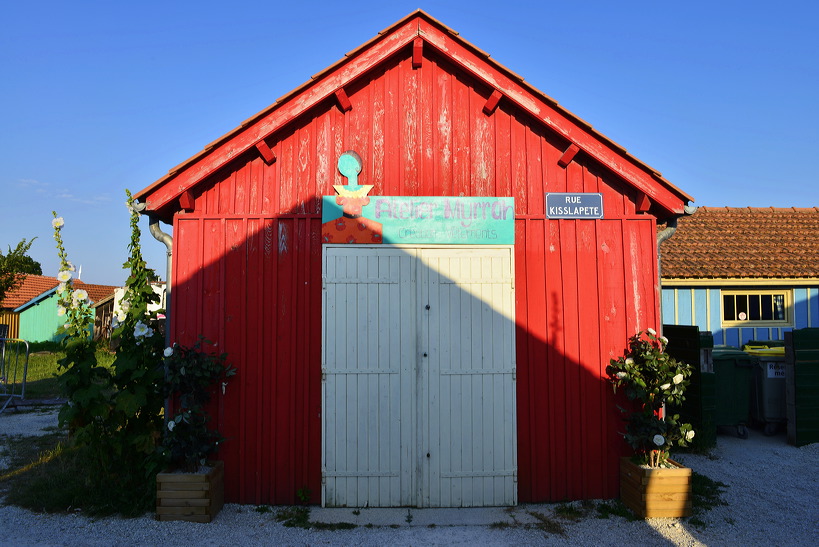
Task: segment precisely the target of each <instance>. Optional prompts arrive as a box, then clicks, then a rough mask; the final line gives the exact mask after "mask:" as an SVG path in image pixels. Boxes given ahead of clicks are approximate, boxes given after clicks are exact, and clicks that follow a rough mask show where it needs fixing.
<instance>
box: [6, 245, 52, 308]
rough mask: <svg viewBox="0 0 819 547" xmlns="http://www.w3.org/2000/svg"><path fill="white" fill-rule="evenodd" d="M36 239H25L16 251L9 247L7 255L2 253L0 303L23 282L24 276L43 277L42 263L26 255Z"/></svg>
mask: <svg viewBox="0 0 819 547" xmlns="http://www.w3.org/2000/svg"><path fill="white" fill-rule="evenodd" d="M34 239H37V238H36V237H35V238H34ZM34 239H32V240H30V241H26V239H25V238H23V240H22V241H20V243H18V244H17V247H15V248H14V250H12V249H11V245H9V250H8V253H6V254H5V255H4V254H3V252H2V251H0V302H2V301H3V300H5V298H6V293H9V292H11V291H13V290H14V289H15V288H16V287H17V286H18V285H19V284H20V283H21V282H22V281H23V275H24V274H34V275H43V268H42V267H41V266H40V263H39V262H37V261H36V260H34V259H33V258H31V257H30V256H28V255H27V254H26V253H28V250H29V249H30V248H31V244H32V243H34Z"/></svg>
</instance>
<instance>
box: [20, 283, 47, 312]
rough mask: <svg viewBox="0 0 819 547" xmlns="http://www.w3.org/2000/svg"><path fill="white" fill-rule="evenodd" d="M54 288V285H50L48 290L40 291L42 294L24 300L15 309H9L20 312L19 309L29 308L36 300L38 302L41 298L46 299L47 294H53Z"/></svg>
mask: <svg viewBox="0 0 819 547" xmlns="http://www.w3.org/2000/svg"><path fill="white" fill-rule="evenodd" d="M56 288H57V287H56V286H55V287H52V288H51V289H49V290H47V291H45V292H44V293H42V294H39V295H37V296H35V297H34V298H32V299H31V300H29V301H28V302H25V303H24V304H21V305H20V306H18V307H17V308H15V309H13V310H11V311H12V312H13V313H20V312H21V311H23V310H25V309H26V308H29V307H31V306H33V305H35V304H37V303H38V302H40V301H41V300H45V299H46V298H48V297H49V296H51V295H53V294H54V290H55V289H56Z"/></svg>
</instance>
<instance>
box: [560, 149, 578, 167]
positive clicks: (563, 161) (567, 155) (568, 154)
mask: <svg viewBox="0 0 819 547" xmlns="http://www.w3.org/2000/svg"><path fill="white" fill-rule="evenodd" d="M578 152H580V147H579V146H577V145H576V144H571V145H569V147H568V148H567V149H566V151H565V152H563V155H562V156H560V158H559V159H558V160H557V164H558V165H559V166H560V167H566V166H567V165H569V164H570V163H572V160H573V159H574V157H575V156H576V155H577V153H578Z"/></svg>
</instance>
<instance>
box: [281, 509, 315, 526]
mask: <svg viewBox="0 0 819 547" xmlns="http://www.w3.org/2000/svg"><path fill="white" fill-rule="evenodd" d="M273 518H274V519H276V522H281V523H282V525H284V526H287V527H288V528H305V529H307V528H310V508H309V507H304V506H300V507H295V506H294V507H284V508H282V509H279V510H278V511H276V516H275V517H273Z"/></svg>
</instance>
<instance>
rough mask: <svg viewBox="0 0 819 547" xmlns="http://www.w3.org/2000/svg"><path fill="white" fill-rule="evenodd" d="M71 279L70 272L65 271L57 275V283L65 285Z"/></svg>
mask: <svg viewBox="0 0 819 547" xmlns="http://www.w3.org/2000/svg"><path fill="white" fill-rule="evenodd" d="M70 279H71V272H69V271H68V270H63V271H61V272H60V273H58V274H57V281H59V282H60V283H65V282H66V281H68V280H70Z"/></svg>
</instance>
